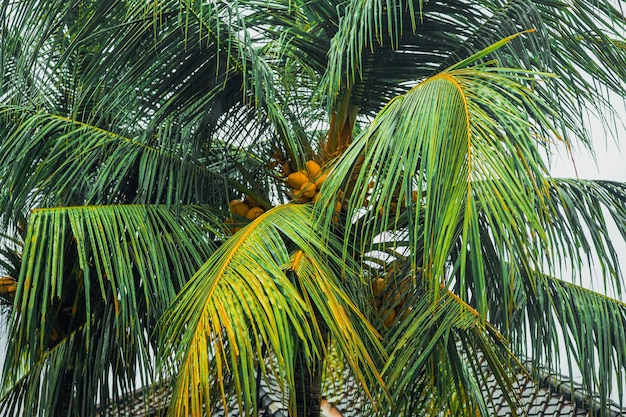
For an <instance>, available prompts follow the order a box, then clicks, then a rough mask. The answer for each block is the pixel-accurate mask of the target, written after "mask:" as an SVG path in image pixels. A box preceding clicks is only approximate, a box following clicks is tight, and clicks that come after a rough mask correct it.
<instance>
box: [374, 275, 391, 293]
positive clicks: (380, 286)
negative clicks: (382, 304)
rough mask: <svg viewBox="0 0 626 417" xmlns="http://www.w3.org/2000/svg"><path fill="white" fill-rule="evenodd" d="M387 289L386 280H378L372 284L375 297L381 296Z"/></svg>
mask: <svg viewBox="0 0 626 417" xmlns="http://www.w3.org/2000/svg"><path fill="white" fill-rule="evenodd" d="M386 287H387V280H386V279H385V278H378V279H376V281H374V283H373V284H372V292H373V293H374V295H375V296H378V295H380V294H381V293H382V292H383V290H384V289H385V288H386Z"/></svg>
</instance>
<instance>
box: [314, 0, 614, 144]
mask: <svg viewBox="0 0 626 417" xmlns="http://www.w3.org/2000/svg"><path fill="white" fill-rule="evenodd" d="M345 10H346V12H345V15H343V16H341V20H340V25H339V29H338V32H337V35H336V36H335V37H334V39H333V42H332V46H331V49H330V51H329V55H330V56H331V57H332V59H330V61H329V62H330V65H329V69H328V72H327V76H326V80H325V83H326V84H325V87H326V88H327V92H328V96H327V97H328V99H329V100H331V101H332V102H334V100H335V99H336V96H337V94H339V93H341V92H342V91H343V92H345V91H347V90H351V91H352V93H351V94H352V95H353V97H352V99H353V101H354V104H355V105H358V106H360V107H361V108H362V112H363V113H366V114H371V115H374V114H376V113H377V112H378V110H379V109H381V108H382V107H383V105H384V104H385V103H386V102H387V101H388V100H390V99H391V98H393V97H394V96H395V95H398V94H402V93H404V92H406V91H407V90H408V89H409V88H411V87H412V86H413V85H415V83H416V82H420V81H422V80H424V79H425V78H427V77H431V76H433V75H434V74H436V73H438V72H441V71H443V70H444V69H445V68H447V67H449V66H451V65H453V64H454V63H456V62H459V61H461V60H463V59H465V58H467V57H468V56H471V55H473V54H474V53H475V52H477V51H479V50H481V49H483V48H485V47H487V46H489V45H490V44H492V43H494V42H496V41H498V40H500V39H502V38H505V37H507V36H510V35H513V34H515V33H518V32H521V31H526V30H533V29H534V30H536V32H535V34H534V35H533V36H528V37H522V38H519V39H517V40H516V41H515V42H511V43H510V44H509V45H507V46H506V47H505V48H502V49H500V50H498V51H496V52H495V53H494V54H493V55H492V56H491V58H494V59H497V60H498V62H499V65H501V66H503V67H510V68H522V69H526V70H532V71H540V72H546V73H552V74H555V75H557V76H558V79H557V80H556V81H554V82H552V83H550V84H546V85H542V84H540V85H536V86H535V92H536V94H537V96H538V97H540V98H541V99H542V100H543V101H546V102H548V103H550V104H551V106H552V107H554V108H556V107H558V108H559V109H560V111H559V113H558V114H553V115H551V117H552V119H553V120H554V121H555V125H557V126H559V127H562V128H563V136H564V137H565V138H567V139H568V140H572V141H573V138H572V137H569V135H567V133H568V131H573V132H576V134H577V135H578V137H577V138H576V139H577V140H582V141H583V142H585V143H587V144H588V140H589V132H587V131H586V130H585V128H584V123H585V119H586V116H587V113H588V112H589V110H590V109H594V110H593V111H596V110H599V111H601V110H603V109H604V110H607V109H608V110H609V114H610V113H611V106H612V105H613V104H615V103H611V102H610V101H609V100H607V99H606V97H605V90H604V88H605V87H606V88H608V89H609V90H611V91H613V92H614V93H616V94H617V95H618V96H620V97H624V96H625V95H624V89H623V86H624V84H623V80H624V79H625V78H626V77H625V76H626V73H625V70H624V65H623V62H624V59H626V49H625V48H624V47H623V33H624V28H625V25H624V22H625V19H624V14H623V11H622V10H621V8H620V6H619V5H614V4H613V3H611V2H597V1H592V2H589V1H575V2H573V3H572V4H570V3H554V2H552V1H544V0H533V1H527V0H513V1H488V2H484V1H480V2H476V1H470V0H450V1H438V2H431V1H428V2H424V1H421V0H401V1H392V2H385V1H381V0H366V1H363V0H353V1H350V2H349V3H348V4H347V6H346V9H345ZM588 74H594V76H593V77H587V76H585V75H588ZM620 80H622V81H620ZM530 84H531V83H527V85H530Z"/></svg>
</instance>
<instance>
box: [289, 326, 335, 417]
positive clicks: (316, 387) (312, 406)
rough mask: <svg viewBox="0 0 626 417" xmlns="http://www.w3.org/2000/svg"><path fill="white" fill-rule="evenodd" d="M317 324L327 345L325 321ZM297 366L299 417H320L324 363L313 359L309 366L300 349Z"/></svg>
mask: <svg viewBox="0 0 626 417" xmlns="http://www.w3.org/2000/svg"><path fill="white" fill-rule="evenodd" d="M317 322H318V325H319V326H320V331H321V333H322V343H324V345H326V343H327V341H328V328H327V327H326V324H325V323H324V322H323V321H321V320H319V319H318V320H317ZM300 345H301V344H300V343H299V346H300ZM295 366H296V369H295V372H294V375H295V385H296V392H295V398H296V412H297V417H319V416H320V407H321V401H322V371H323V361H322V359H316V358H311V359H310V361H309V363H308V364H307V361H306V358H305V357H304V352H303V349H298V353H297V357H296V362H295Z"/></svg>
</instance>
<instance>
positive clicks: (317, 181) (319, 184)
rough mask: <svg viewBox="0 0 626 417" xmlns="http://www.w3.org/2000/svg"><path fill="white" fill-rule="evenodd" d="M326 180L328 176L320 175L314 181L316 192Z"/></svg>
mask: <svg viewBox="0 0 626 417" xmlns="http://www.w3.org/2000/svg"><path fill="white" fill-rule="evenodd" d="M326 178H328V174H322V175H320V176H319V177H318V178H317V179H316V180H315V186H316V187H317V189H318V190H319V188H320V187H321V186H322V183H323V182H324V181H326Z"/></svg>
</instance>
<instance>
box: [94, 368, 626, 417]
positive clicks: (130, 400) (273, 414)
mask: <svg viewBox="0 0 626 417" xmlns="http://www.w3.org/2000/svg"><path fill="white" fill-rule="evenodd" d="M540 375H541V373H540ZM350 381H351V382H350ZM514 386H515V388H516V391H517V392H518V393H519V400H520V401H519V406H518V408H517V410H516V413H517V415H519V416H528V417H592V416H595V415H597V414H598V411H599V410H600V403H599V401H598V398H597V397H591V398H590V397H588V396H587V395H586V394H584V392H585V391H584V390H583V387H582V385H580V384H577V383H576V382H573V381H571V380H570V379H568V378H566V377H563V376H561V375H555V374H548V373H545V374H543V376H541V377H540V379H539V383H536V382H535V381H533V380H532V379H531V378H530V377H529V376H528V375H526V374H519V375H518V376H517V378H516V381H515V382H514ZM357 390H358V387H357V385H356V383H355V382H354V381H353V380H349V381H348V382H347V383H345V384H341V386H339V385H338V384H328V385H327V386H325V387H324V392H323V394H324V401H323V404H322V415H325V416H328V417H339V416H341V417H362V416H364V415H366V410H365V409H366V407H364V404H362V402H361V401H362V400H361V399H360V397H359V396H358V395H356V393H357ZM486 390H487V393H488V398H489V399H490V400H492V401H490V402H489V404H488V408H489V410H490V415H493V416H498V417H506V416H513V412H512V410H511V408H510V406H509V405H508V404H507V402H506V399H505V397H504V394H503V392H502V391H501V390H500V388H499V387H498V385H497V383H496V379H495V377H494V376H490V377H488V379H487V389H486ZM169 395H170V393H169V391H168V390H167V387H165V386H160V387H156V388H155V387H149V388H144V389H141V390H138V391H137V392H135V393H134V395H131V396H129V397H127V400H126V401H124V402H123V404H122V406H121V407H120V408H119V409H118V410H110V409H109V410H107V412H102V413H101V414H100V415H102V416H104V415H106V416H112V417H117V416H120V417H121V416H126V417H154V416H156V415H157V412H158V411H162V410H164V409H165V407H166V406H167V404H168V403H169V398H170V397H169ZM259 401H260V405H261V410H260V413H259V417H287V416H288V413H287V404H286V399H285V398H283V396H282V395H281V393H280V388H279V385H278V383H277V382H276V380H274V379H273V378H272V376H271V375H267V379H265V378H264V379H261V386H260V388H259ZM228 410H229V413H228V415H229V416H238V415H240V414H239V412H238V408H237V405H236V401H235V399H233V400H232V401H231V402H230V404H229V407H228ZM608 411H609V416H611V417H621V416H626V410H625V409H622V408H620V407H619V406H618V405H617V404H615V403H611V404H610V409H609V410H608ZM213 416H216V417H222V416H225V412H224V407H220V408H219V409H218V410H217V411H216V412H214V413H213Z"/></svg>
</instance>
